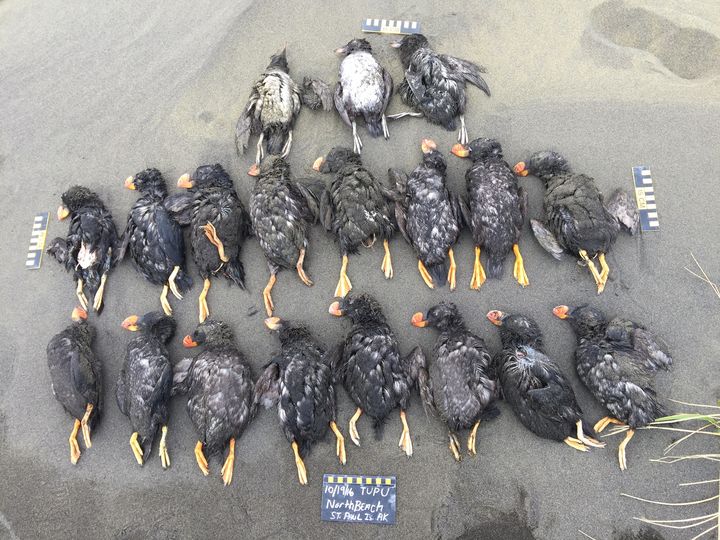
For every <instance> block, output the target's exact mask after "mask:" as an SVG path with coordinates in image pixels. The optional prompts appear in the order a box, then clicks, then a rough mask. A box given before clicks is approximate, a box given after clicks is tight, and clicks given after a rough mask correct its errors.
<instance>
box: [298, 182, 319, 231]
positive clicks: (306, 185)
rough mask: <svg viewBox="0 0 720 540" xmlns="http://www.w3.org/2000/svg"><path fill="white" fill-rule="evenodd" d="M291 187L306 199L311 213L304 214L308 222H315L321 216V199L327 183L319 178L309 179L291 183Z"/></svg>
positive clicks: (306, 204)
mask: <svg viewBox="0 0 720 540" xmlns="http://www.w3.org/2000/svg"><path fill="white" fill-rule="evenodd" d="M290 186H291V187H290V188H291V189H295V190H297V193H298V195H300V197H301V198H302V199H303V200H304V201H305V206H306V208H307V210H308V212H309V214H307V215H305V216H303V217H304V218H305V219H306V220H307V221H308V222H310V223H315V222H316V221H317V220H318V219H319V218H320V200H321V199H322V196H323V193H324V192H325V184H324V183H323V182H321V181H319V180H308V181H305V182H303V181H300V180H298V181H297V182H294V183H291V184H290Z"/></svg>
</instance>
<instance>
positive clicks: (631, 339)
mask: <svg viewBox="0 0 720 540" xmlns="http://www.w3.org/2000/svg"><path fill="white" fill-rule="evenodd" d="M605 336H606V339H608V340H609V341H613V342H616V343H620V344H622V345H625V346H630V347H632V348H633V349H634V350H635V351H637V352H639V353H640V354H641V355H642V356H643V358H645V359H646V360H647V362H646V364H645V365H646V367H648V368H650V369H651V370H652V371H656V370H657V369H659V368H662V369H665V370H667V369H670V368H671V367H672V364H673V359H672V357H671V356H670V350H669V347H668V345H667V343H665V341H664V340H663V339H661V338H660V337H658V336H656V335H655V334H654V333H653V332H651V331H650V330H648V329H647V328H644V327H643V326H640V325H639V324H636V323H634V322H632V321H628V320H625V319H620V318H615V319H613V320H612V321H610V323H609V324H608V327H607V330H606V331H605Z"/></svg>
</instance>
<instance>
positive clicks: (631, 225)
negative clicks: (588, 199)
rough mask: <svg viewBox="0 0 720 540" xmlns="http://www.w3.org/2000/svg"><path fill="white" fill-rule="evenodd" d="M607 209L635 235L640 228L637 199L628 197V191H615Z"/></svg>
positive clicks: (606, 206) (606, 205)
mask: <svg viewBox="0 0 720 540" xmlns="http://www.w3.org/2000/svg"><path fill="white" fill-rule="evenodd" d="M605 209H606V210H607V211H608V212H609V213H610V215H611V216H612V217H614V218H615V220H616V221H617V222H618V224H620V225H621V226H622V227H624V228H625V229H626V230H627V231H628V232H629V233H630V234H633V235H634V234H635V233H636V232H637V230H638V227H639V226H640V214H639V213H638V207H637V203H636V202H635V199H634V198H633V197H631V196H630V195H628V192H627V191H625V190H624V189H621V188H618V189H617V190H615V192H614V193H613V194H612V195H611V196H610V198H609V199H608V200H607V202H606V203H605Z"/></svg>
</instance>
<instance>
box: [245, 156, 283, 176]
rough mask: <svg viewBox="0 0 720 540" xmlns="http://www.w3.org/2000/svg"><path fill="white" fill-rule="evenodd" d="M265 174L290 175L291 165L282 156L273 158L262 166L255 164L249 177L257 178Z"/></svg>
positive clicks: (249, 172)
mask: <svg viewBox="0 0 720 540" xmlns="http://www.w3.org/2000/svg"><path fill="white" fill-rule="evenodd" d="M265 174H290V164H289V163H288V162H287V161H285V158H283V157H281V156H272V157H271V158H270V159H268V160H267V161H265V162H263V164H262V165H258V164H257V163H255V164H253V166H252V167H250V170H249V171H248V175H250V176H255V177H257V176H261V175H265Z"/></svg>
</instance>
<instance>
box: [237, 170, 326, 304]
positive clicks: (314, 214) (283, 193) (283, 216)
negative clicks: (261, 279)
mask: <svg viewBox="0 0 720 540" xmlns="http://www.w3.org/2000/svg"><path fill="white" fill-rule="evenodd" d="M324 189H325V186H324V185H322V184H319V185H318V184H314V185H305V184H303V183H302V182H300V181H297V180H295V179H293V178H292V176H291V173H290V165H289V164H288V162H287V161H285V160H284V159H283V158H275V159H274V160H273V162H272V163H271V164H270V165H264V166H263V168H262V172H260V170H258V176H257V178H256V180H255V185H254V186H253V188H252V191H251V193H250V218H251V220H252V228H253V232H254V233H255V236H256V237H257V239H258V242H260V247H261V248H262V250H263V253H264V254H265V259H266V260H267V264H268V267H269V269H270V279H269V281H268V284H267V286H266V287H265V290H264V291H263V301H264V303H265V310H266V311H267V314H268V316H272V312H273V309H274V304H273V300H272V296H271V291H272V288H273V286H274V285H275V281H276V276H277V273H278V272H279V271H280V269H282V268H294V269H296V271H297V273H298V276H299V277H300V279H301V280H302V282H303V283H305V285H307V286H308V287H310V286H312V284H313V283H312V280H311V279H310V277H309V276H308V275H307V274H306V273H305V269H304V268H303V262H304V260H305V254H306V252H307V248H308V241H309V238H308V235H309V228H310V226H311V225H312V224H313V223H315V221H317V218H318V214H319V200H318V199H319V194H318V192H320V193H322V191H324Z"/></svg>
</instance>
